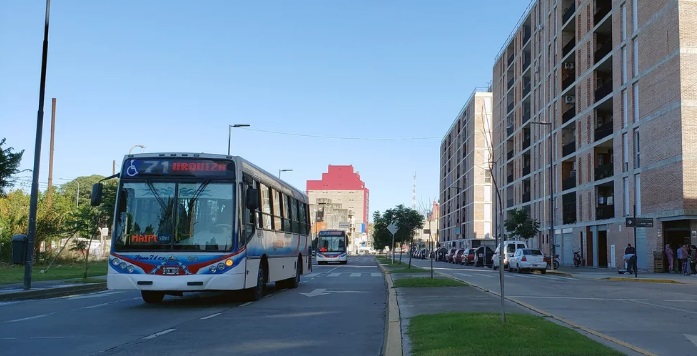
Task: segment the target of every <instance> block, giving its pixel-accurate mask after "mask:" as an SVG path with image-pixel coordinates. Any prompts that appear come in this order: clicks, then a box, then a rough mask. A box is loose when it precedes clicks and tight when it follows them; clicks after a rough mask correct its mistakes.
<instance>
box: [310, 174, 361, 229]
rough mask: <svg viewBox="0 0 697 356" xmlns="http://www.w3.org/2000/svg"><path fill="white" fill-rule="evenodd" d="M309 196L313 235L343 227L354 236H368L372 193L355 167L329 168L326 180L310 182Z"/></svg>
mask: <svg viewBox="0 0 697 356" xmlns="http://www.w3.org/2000/svg"><path fill="white" fill-rule="evenodd" d="M307 195H308V198H309V200H310V212H311V213H312V217H313V221H312V224H313V235H314V234H315V233H316V232H317V231H319V230H321V229H340V228H341V229H346V230H347V231H351V232H352V233H354V234H355V235H354V236H358V235H360V234H363V233H367V225H368V201H369V190H368V188H366V187H365V183H364V182H363V181H362V180H361V176H360V175H359V174H358V172H355V171H354V170H353V166H351V165H329V167H328V169H327V172H326V173H322V179H320V180H308V181H307ZM347 224H348V225H347ZM352 241H353V240H352Z"/></svg>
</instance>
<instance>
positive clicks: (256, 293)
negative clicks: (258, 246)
mask: <svg viewBox="0 0 697 356" xmlns="http://www.w3.org/2000/svg"><path fill="white" fill-rule="evenodd" d="M250 292H251V293H250V294H251V297H252V300H254V301H257V300H259V299H261V298H262V297H264V293H265V292H266V266H265V265H264V260H261V261H260V262H259V271H258V272H257V285H256V287H254V288H252V289H251V290H250Z"/></svg>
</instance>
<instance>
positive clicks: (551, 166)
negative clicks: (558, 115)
mask: <svg viewBox="0 0 697 356" xmlns="http://www.w3.org/2000/svg"><path fill="white" fill-rule="evenodd" d="M530 123H531V124H535V125H542V126H547V127H549V258H550V261H551V262H550V264H549V265H550V269H552V270H554V161H553V160H552V154H553V153H554V147H553V145H552V122H551V121H550V122H543V121H530Z"/></svg>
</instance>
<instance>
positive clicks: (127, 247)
mask: <svg viewBox="0 0 697 356" xmlns="http://www.w3.org/2000/svg"><path fill="white" fill-rule="evenodd" d="M110 178H119V183H118V186H117V191H116V197H115V208H114V224H113V229H112V236H111V239H112V244H111V250H110V254H109V260H108V263H109V267H108V272H107V288H108V289H135V290H140V292H141V296H142V298H143V300H144V301H145V302H146V303H159V302H161V301H162V300H163V298H164V296H165V295H177V296H181V295H183V293H184V292H201V291H232V290H246V292H247V293H248V294H249V297H250V298H251V299H253V300H259V299H260V298H261V297H263V295H264V293H265V292H266V287H267V284H268V283H271V282H275V284H276V286H277V287H286V288H296V287H297V286H298V284H299V283H300V276H301V275H302V274H303V273H309V270H310V269H311V267H312V259H311V257H310V254H309V252H310V250H311V241H310V238H311V237H310V220H309V216H310V214H309V213H308V198H307V195H305V194H304V193H303V192H302V191H300V190H298V189H296V188H294V187H293V186H291V185H289V184H287V183H285V182H283V181H282V180H280V179H278V178H276V177H275V176H274V175H273V174H270V173H268V172H266V171H264V170H263V169H261V168H259V167H257V166H255V165H254V164H252V163H251V162H249V161H247V160H245V159H244V158H241V157H237V156H229V155H217V154H205V153H150V154H147V153H142V154H129V155H126V156H125V157H124V160H123V164H122V165H121V171H120V172H119V173H117V174H115V175H113V176H111V177H107V178H104V179H103V180H106V179H110ZM102 190H103V185H102V183H97V184H95V185H94V186H93V188H92V201H91V203H92V205H93V206H96V205H99V204H101V201H102Z"/></svg>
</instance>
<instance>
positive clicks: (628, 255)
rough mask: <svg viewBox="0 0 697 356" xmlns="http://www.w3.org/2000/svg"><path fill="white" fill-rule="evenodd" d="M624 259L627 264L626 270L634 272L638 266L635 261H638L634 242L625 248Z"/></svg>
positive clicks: (630, 272)
mask: <svg viewBox="0 0 697 356" xmlns="http://www.w3.org/2000/svg"><path fill="white" fill-rule="evenodd" d="M624 261H625V265H626V266H627V267H626V268H625V270H626V271H627V273H629V274H633V273H634V270H635V269H636V266H634V263H633V262H636V249H635V248H634V247H633V246H632V244H627V247H626V248H625V249H624Z"/></svg>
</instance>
